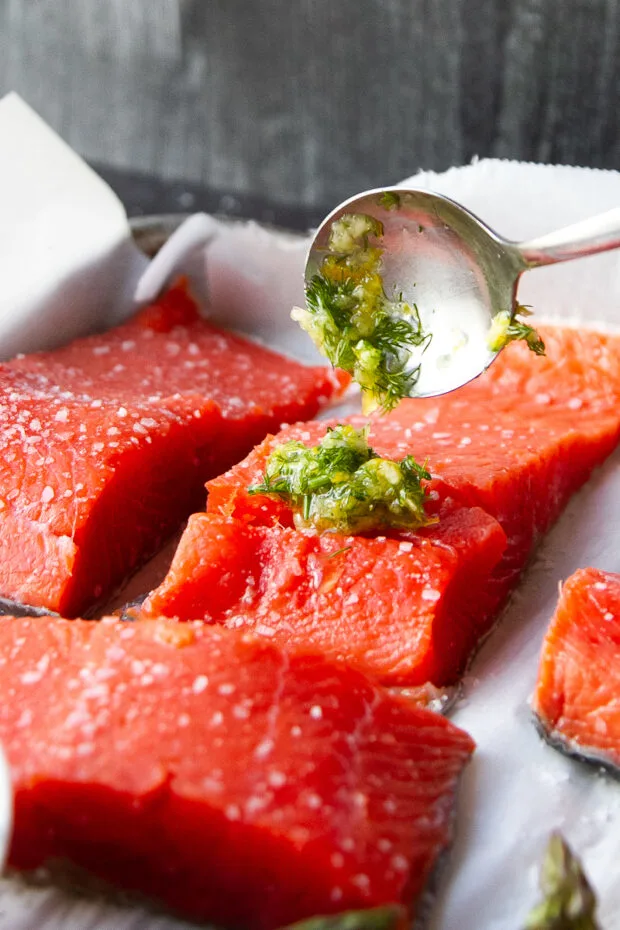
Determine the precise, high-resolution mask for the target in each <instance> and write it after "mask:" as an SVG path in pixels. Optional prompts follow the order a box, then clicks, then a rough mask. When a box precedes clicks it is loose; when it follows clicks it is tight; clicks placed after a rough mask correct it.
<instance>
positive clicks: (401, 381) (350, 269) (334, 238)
mask: <svg viewBox="0 0 620 930" xmlns="http://www.w3.org/2000/svg"><path fill="white" fill-rule="evenodd" d="M392 205H393V206H394V207H395V208H397V206H398V200H397V199H396V200H394V202H393V204H392ZM382 235H383V225H382V224H381V223H380V221H379V220H377V219H375V218H374V217H372V216H368V215H366V214H363V213H350V214H345V215H344V216H342V217H341V218H340V219H339V220H337V221H336V222H334V223H333V224H332V228H331V233H330V237H329V244H328V254H327V255H326V257H325V258H324V260H323V262H322V264H321V268H320V270H319V271H318V272H317V273H316V274H315V275H314V276H313V278H312V280H311V281H310V283H309V284H308V286H307V288H306V307H305V309H304V308H301V307H295V308H294V310H293V312H292V314H291V315H292V317H293V319H294V320H296V321H297V322H298V323H299V324H300V326H301V327H302V328H303V329H305V330H306V332H307V333H308V335H309V336H310V338H311V339H312V340H313V342H314V343H315V344H316V345H317V346H318V348H319V349H320V351H321V352H322V353H323V354H324V355H325V356H327V358H328V359H329V361H330V362H331V363H332V365H334V366H335V367H337V368H342V369H344V371H348V372H349V373H350V374H351V375H352V376H353V378H354V380H355V381H357V383H358V384H359V385H360V387H361V389H362V399H363V409H364V412H365V413H370V412H372V411H373V410H375V409H377V408H380V409H381V410H383V411H388V410H391V409H392V408H393V407H395V406H396V404H397V403H398V402H399V400H401V398H403V397H407V396H408V395H409V394H411V392H412V390H413V388H414V387H415V384H416V382H417V380H418V378H419V377H420V366H419V365H417V366H415V367H413V368H411V367H410V353H411V350H412V349H413V348H415V347H418V348H421V349H422V351H423V350H424V349H425V348H426V346H427V345H428V343H429V341H430V339H431V336H430V334H427V333H424V332H423V330H422V324H421V321H420V314H419V312H418V308H417V307H416V305H415V304H413V306H411V305H410V304H408V303H407V302H406V301H405V300H403V298H402V295H397V296H395V298H394V299H390V298H388V297H387V295H386V293H385V290H384V286H383V277H382V275H381V257H382V252H383V250H382V249H381V248H380V247H379V246H378V245H376V244H372V243H371V240H374V241H375V243H376V240H379V239H381V237H382Z"/></svg>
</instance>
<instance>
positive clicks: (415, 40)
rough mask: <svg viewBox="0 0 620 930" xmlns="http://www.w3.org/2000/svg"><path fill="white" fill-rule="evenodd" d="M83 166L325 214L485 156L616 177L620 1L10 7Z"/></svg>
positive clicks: (34, 80) (10, 84)
mask: <svg viewBox="0 0 620 930" xmlns="http://www.w3.org/2000/svg"><path fill="white" fill-rule="evenodd" d="M9 89H15V90H17V91H18V92H19V93H21V94H22V95H23V96H24V97H25V98H26V99H27V100H28V101H29V102H30V103H31V104H32V105H33V106H34V107H35V108H36V109H37V110H38V111H39V112H40V113H41V115H42V116H43V117H44V118H45V119H46V120H48V121H49V122H50V123H51V124H52V125H53V126H54V127H55V128H56V129H57V130H58V131H59V132H60V133H61V134H62V135H63V136H64V137H65V138H66V139H67V140H68V141H69V142H70V143H71V144H72V145H73V146H75V148H76V149H77V150H78V151H80V152H81V153H82V154H83V155H85V156H86V157H88V158H91V159H94V160H96V161H98V162H100V163H108V164H110V165H112V166H116V167H126V168H133V169H136V170H140V171H144V172H152V173H155V174H158V175H160V176H162V177H168V178H175V179H186V180H187V181H199V182H204V183H206V184H208V185H209V186H210V187H212V188H215V189H222V190H233V191H239V192H240V193H247V194H250V195H260V196H265V197H269V198H271V199H273V200H275V201H279V202H282V203H300V204H304V205H308V206H316V205H328V204H330V203H332V202H335V201H337V200H339V199H341V198H342V197H344V196H346V195H348V194H352V193H355V192H356V191H359V190H362V189H364V188H366V187H371V186H374V185H377V184H383V183H387V182H390V181H395V180H397V179H399V178H401V177H404V176H406V175H409V174H412V173H414V172H415V171H416V170H417V169H419V168H433V169H436V170H441V169H444V168H446V167H448V166H449V165H452V164H461V163H464V162H467V161H469V160H470V159H471V157H472V156H474V155H480V156H486V155H495V156H500V157H508V158H521V159H529V160H537V161H554V162H564V163H567V164H586V165H592V166H597V167H610V168H615V167H618V166H619V164H620V121H618V119H617V117H616V109H617V106H618V102H619V99H620V0H561V2H558V0H339V2H338V3H331V2H329V0H286V2H284V0H254V2H250V0H0V93H3V92H5V91H7V90H9Z"/></svg>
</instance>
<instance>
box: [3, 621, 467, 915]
mask: <svg viewBox="0 0 620 930" xmlns="http://www.w3.org/2000/svg"><path fill="white" fill-rule="evenodd" d="M0 688H1V690H2V694H3V696H4V698H5V700H3V701H2V703H1V704H0V742H1V743H2V746H3V749H4V751H5V753H6V755H7V758H8V761H9V764H10V768H11V772H12V777H13V786H14V793H15V816H14V833H13V838H12V843H11V849H10V854H9V861H10V864H11V865H12V866H13V867H15V868H17V869H21V870H32V869H36V868H38V867H40V866H42V865H43V864H44V863H45V862H47V861H49V860H63V861H68V862H70V863H73V864H75V865H77V866H79V867H80V868H82V869H85V870H86V871H87V872H90V873H92V874H94V875H95V876H97V877H99V878H100V879H103V880H105V881H108V882H112V883H113V884H115V885H117V886H119V887H120V888H122V889H126V890H128V891H133V892H138V893H141V894H143V895H147V896H149V897H151V898H152V899H155V900H157V901H158V902H160V903H163V904H164V905H165V906H166V907H167V908H169V909H172V910H174V911H176V912H179V913H182V914H184V915H186V916H188V917H190V918H193V919H195V920H207V919H208V920H210V921H213V922H215V923H216V924H218V925H220V926H225V927H234V928H244V927H248V928H249V927H251V928H258V930H271V928H275V927H278V926H281V925H283V924H287V923H292V922H293V921H297V920H301V919H303V918H305V917H310V916H312V915H314V914H332V913H336V912H340V911H348V910H355V909H364V908H373V907H379V906H382V905H395V906H397V908H398V907H399V906H402V907H404V908H405V909H406V911H407V913H408V915H409V917H410V918H411V919H414V918H415V917H416V915H417V914H418V913H419V906H421V903H420V902H421V899H422V898H423V897H424V894H423V893H424V891H425V888H426V885H427V882H428V879H429V877H430V876H431V874H432V873H433V871H434V869H435V866H436V864H437V862H438V859H439V858H440V857H441V856H442V854H443V852H444V850H445V849H446V848H447V846H448V845H449V843H450V841H451V837H452V829H453V825H452V823H453V807H454V802H455V791H456V788H457V783H458V779H459V776H460V774H461V772H462V769H463V766H464V765H465V764H466V762H467V761H468V759H469V757H470V755H471V753H472V751H473V748H474V744H473V742H472V740H471V739H470V737H469V736H468V735H467V734H465V733H464V732H462V731H461V730H459V729H457V728H456V727H455V726H454V725H453V724H451V723H450V722H449V721H447V720H446V719H445V718H443V717H440V716H439V715H437V714H434V713H432V712H430V711H427V710H421V709H419V708H416V707H414V706H413V705H411V704H410V703H409V702H408V701H406V700H404V699H402V698H398V697H395V696H393V695H391V694H390V693H389V692H387V691H385V690H384V689H382V688H381V687H380V686H378V685H376V684H373V683H372V682H371V681H370V680H369V679H368V678H366V677H365V676H364V675H362V674H360V673H359V672H357V671H355V670H353V669H350V668H348V667H346V666H345V665H341V664H337V663H332V662H329V661H327V660H326V659H325V658H324V657H323V656H321V655H318V654H312V653H309V652H299V651H289V650H283V649H281V648H279V647H277V646H274V645H273V644H272V643H270V642H269V641H268V640H267V639H265V638H259V637H251V636H249V635H248V634H240V633H235V632H231V631H229V630H225V629H222V628H221V627H214V626H207V625H204V624H201V623H187V624H178V623H175V622H173V621H166V620H158V621H152V622H149V621H143V622H140V623H134V624H124V623H122V622H120V621H119V620H118V619H117V618H107V619H104V620H102V621H101V622H100V623H92V622H89V621H82V620H75V621H66V620H61V619H55V618H54V619H45V618H39V619H28V618H6V617H5V618H2V619H0Z"/></svg>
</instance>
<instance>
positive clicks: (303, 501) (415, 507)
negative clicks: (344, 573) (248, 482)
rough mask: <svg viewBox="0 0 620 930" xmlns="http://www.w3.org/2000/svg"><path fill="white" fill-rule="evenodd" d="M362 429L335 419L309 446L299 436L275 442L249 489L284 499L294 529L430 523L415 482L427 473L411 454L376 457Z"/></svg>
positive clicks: (407, 526)
mask: <svg viewBox="0 0 620 930" xmlns="http://www.w3.org/2000/svg"><path fill="white" fill-rule="evenodd" d="M368 430H369V427H364V428H362V429H359V430H356V429H355V428H354V427H352V426H349V425H346V424H339V425H338V426H333V427H328V428H327V432H326V434H325V436H324V438H323V439H322V440H321V442H320V443H318V444H317V445H316V446H313V447H312V448H308V447H307V446H306V445H305V444H304V443H303V442H301V441H300V440H291V441H290V442H284V443H282V445H278V446H276V447H275V448H274V450H273V452H272V453H271V455H270V456H269V459H268V460H267V464H266V466H265V473H264V475H263V479H262V481H261V482H260V483H259V484H255V485H252V486H251V487H250V488H248V491H249V493H250V494H264V495H268V496H270V497H274V496H275V497H276V498H278V499H280V500H282V501H285V502H286V503H287V504H288V505H289V506H290V507H291V509H292V511H293V515H294V520H295V525H296V526H297V527H299V528H303V527H304V526H312V527H314V528H315V529H317V530H319V531H320V530H338V531H340V532H343V533H361V532H364V531H368V530H372V529H380V528H381V527H386V526H391V527H401V528H403V529H415V528H416V527H418V526H426V525H427V524H429V523H433V522H435V521H436V518H430V517H428V516H427V514H426V511H425V509H424V508H425V503H426V491H425V489H424V487H423V486H422V484H421V479H423V478H425V479H427V480H430V477H431V476H430V474H429V473H428V472H427V471H426V470H425V468H424V467H423V466H421V465H418V463H417V462H416V461H415V459H414V458H413V456H412V455H406V456H405V457H404V458H403V459H401V461H399V462H395V461H392V460H390V459H382V458H380V456H378V455H377V453H376V452H375V451H374V449H371V447H370V446H369V445H368Z"/></svg>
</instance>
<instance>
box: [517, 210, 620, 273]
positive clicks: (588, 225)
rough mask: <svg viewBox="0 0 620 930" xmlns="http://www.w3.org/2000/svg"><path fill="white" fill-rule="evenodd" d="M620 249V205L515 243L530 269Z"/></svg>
mask: <svg viewBox="0 0 620 930" xmlns="http://www.w3.org/2000/svg"><path fill="white" fill-rule="evenodd" d="M618 248H620V207H616V208H615V209H613V210H609V211H608V212H607V213H600V214H599V215H598V216H592V217H589V218H588V219H587V220H581V222H579V223H573V224H572V225H571V226H565V227H564V229H559V230H558V231H557V232H552V233H548V234H547V235H545V236H539V237H538V238H536V239H530V240H529V241H527V242H519V243H516V249H517V252H518V253H519V255H520V256H521V258H522V259H523V261H524V263H525V265H526V267H527V268H536V267H538V266H539V265H553V264H555V263H556V262H568V261H570V260H571V259H572V258H582V257H583V256H584V255H595V254H596V253H597V252H607V251H608V250H609V249H618Z"/></svg>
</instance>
